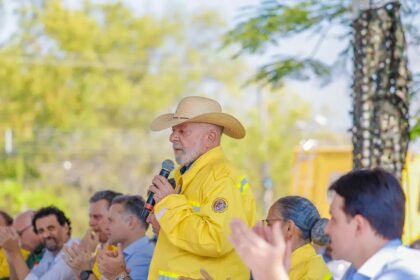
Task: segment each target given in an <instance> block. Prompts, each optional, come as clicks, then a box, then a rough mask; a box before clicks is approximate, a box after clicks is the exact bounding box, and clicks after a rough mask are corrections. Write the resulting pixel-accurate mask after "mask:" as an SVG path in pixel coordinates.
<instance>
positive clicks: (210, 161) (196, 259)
mask: <svg viewBox="0 0 420 280" xmlns="http://www.w3.org/2000/svg"><path fill="white" fill-rule="evenodd" d="M170 127H172V133H171V135H170V137H169V140H170V142H171V143H172V147H173V150H174V154H175V159H176V162H177V163H178V164H179V165H180V167H179V168H178V169H177V170H176V171H175V181H176V188H175V189H173V188H172V186H171V185H170V183H169V182H168V180H167V179H166V178H165V177H163V176H155V177H154V179H153V185H152V186H150V188H149V191H151V192H153V193H154V199H155V201H156V205H155V209H154V214H155V217H156V219H157V221H158V223H159V225H160V232H159V236H158V239H157V243H156V248H155V252H154V255H153V259H152V263H151V265H150V270H149V277H148V279H150V280H155V279H178V278H179V277H190V278H201V274H200V269H201V268H204V269H205V270H206V271H208V273H209V274H210V275H212V276H213V277H214V278H215V279H227V278H231V279H249V277H250V274H249V270H248V269H247V268H246V266H245V265H244V264H243V262H242V261H241V259H240V258H239V256H238V255H237V254H236V253H235V251H234V249H233V247H232V245H231V244H230V242H229V241H228V236H229V223H230V220H231V219H232V218H239V219H241V220H243V221H245V222H246V223H247V224H248V225H249V226H251V225H253V224H254V219H255V200H254V197H253V195H252V193H251V191H250V189H249V187H248V182H247V180H246V178H245V177H244V176H243V175H242V174H240V173H238V172H237V171H236V169H235V168H234V167H233V166H232V165H231V164H229V163H228V161H227V160H226V159H225V157H224V154H223V151H222V148H221V146H220V140H221V136H222V134H226V135H228V136H230V137H232V138H235V139H241V138H243V137H244V136H245V129H244V127H243V126H242V124H241V123H240V122H239V121H238V120H237V119H236V118H235V117H233V116H232V115H229V114H226V113H223V112H222V108H221V106H220V104H219V103H218V102H217V101H215V100H212V99H209V98H204V97H198V96H190V97H186V98H184V99H182V100H181V102H180V103H179V104H178V107H177V109H176V112H175V113H174V114H165V115H162V116H160V117H158V118H156V119H155V120H154V121H153V122H152V124H151V129H152V130H155V131H159V130H163V129H166V128H170Z"/></svg>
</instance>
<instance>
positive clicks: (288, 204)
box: [263, 196, 332, 280]
mask: <svg viewBox="0 0 420 280" xmlns="http://www.w3.org/2000/svg"><path fill="white" fill-rule="evenodd" d="M263 222H264V224H265V225H267V226H271V225H272V224H274V223H275V222H280V226H281V230H282V232H283V236H284V238H285V240H286V242H290V243H291V250H292V255H291V260H290V270H289V278H290V280H302V279H319V280H323V279H330V278H331V277H332V275H331V273H330V271H329V270H328V267H327V265H326V264H325V262H324V260H323V258H322V256H321V255H317V253H316V251H315V249H314V247H313V246H312V245H311V242H313V243H315V244H317V245H321V246H323V245H326V244H327V243H328V241H329V239H328V236H327V235H326V234H325V233H324V227H325V225H326V224H327V222H328V220H327V219H322V218H321V217H320V215H319V212H318V210H317V209H316V207H315V206H314V205H313V203H312V202H311V201H309V200H308V199H306V198H304V197H300V196H285V197H282V198H280V199H279V200H277V201H276V202H275V203H274V204H273V205H272V206H271V208H270V210H269V212H268V215H267V219H266V220H264V221H263Z"/></svg>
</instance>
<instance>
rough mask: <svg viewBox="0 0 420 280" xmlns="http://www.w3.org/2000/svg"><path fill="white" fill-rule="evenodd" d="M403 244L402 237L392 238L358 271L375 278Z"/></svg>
mask: <svg viewBox="0 0 420 280" xmlns="http://www.w3.org/2000/svg"><path fill="white" fill-rule="evenodd" d="M401 244H402V242H401V240H400V239H392V240H391V241H389V242H388V243H387V244H386V245H385V246H384V247H382V248H381V249H380V250H379V251H377V252H376V253H375V254H373V256H372V257H370V258H369V259H368V260H367V261H366V262H365V263H364V264H363V265H362V266H361V267H360V268H359V270H358V271H357V272H358V273H360V274H362V275H364V276H367V277H369V278H373V277H374V276H375V275H377V274H378V273H379V272H380V271H381V270H382V269H383V267H384V266H385V265H386V264H387V263H388V262H389V261H390V260H391V259H392V258H393V257H394V255H395V250H396V248H397V247H398V246H400V245H401Z"/></svg>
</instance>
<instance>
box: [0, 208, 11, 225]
mask: <svg viewBox="0 0 420 280" xmlns="http://www.w3.org/2000/svg"><path fill="white" fill-rule="evenodd" d="M0 215H1V216H2V217H3V219H4V221H5V222H6V226H11V225H12V224H13V218H12V217H11V216H10V215H9V214H8V213H7V212H6V211H3V210H0Z"/></svg>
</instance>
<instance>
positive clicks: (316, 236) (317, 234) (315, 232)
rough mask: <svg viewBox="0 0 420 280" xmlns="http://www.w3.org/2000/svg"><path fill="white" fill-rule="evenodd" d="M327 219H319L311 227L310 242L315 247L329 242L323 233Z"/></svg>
mask: <svg viewBox="0 0 420 280" xmlns="http://www.w3.org/2000/svg"><path fill="white" fill-rule="evenodd" d="M327 223H328V219H326V218H321V219H319V220H318V221H316V223H315V224H314V225H313V227H312V229H311V240H312V242H314V243H315V244H317V245H320V246H323V245H325V244H327V243H328V242H329V241H330V238H329V236H328V235H327V234H326V233H325V226H326V225H327Z"/></svg>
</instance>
